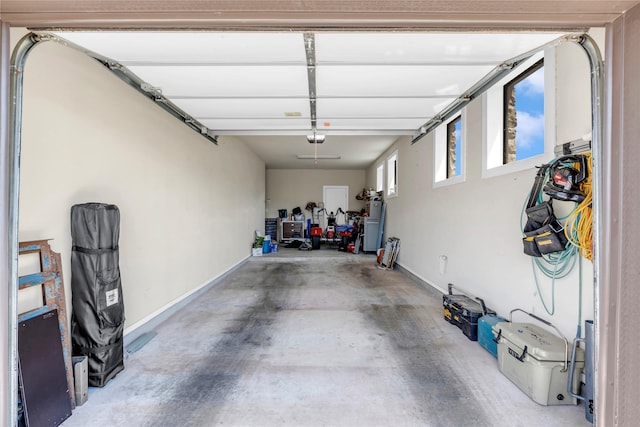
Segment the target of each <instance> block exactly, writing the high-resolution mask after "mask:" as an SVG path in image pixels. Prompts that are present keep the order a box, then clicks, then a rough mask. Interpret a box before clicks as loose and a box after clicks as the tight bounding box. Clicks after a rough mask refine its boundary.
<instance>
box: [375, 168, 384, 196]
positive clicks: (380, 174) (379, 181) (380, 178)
mask: <svg viewBox="0 0 640 427" xmlns="http://www.w3.org/2000/svg"><path fill="white" fill-rule="evenodd" d="M376 191H378V192H380V191H384V163H380V164H379V165H378V167H377V168H376Z"/></svg>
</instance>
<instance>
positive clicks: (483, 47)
mask: <svg viewBox="0 0 640 427" xmlns="http://www.w3.org/2000/svg"><path fill="white" fill-rule="evenodd" d="M56 34H57V35H58V36H59V37H62V38H63V39H65V40H69V41H71V42H73V43H75V44H76V45H79V46H81V47H83V48H85V49H88V50H89V51H92V52H95V53H97V54H99V55H102V56H105V57H108V58H110V59H112V60H114V61H116V62H118V63H120V64H122V65H124V66H125V67H127V68H128V69H129V70H130V71H131V72H133V73H134V74H135V75H137V76H138V77H139V78H140V79H142V80H143V81H144V82H146V83H147V84H148V86H149V87H151V88H152V90H158V91H161V93H162V95H163V96H164V97H166V98H167V99H169V100H170V101H171V102H172V103H174V104H175V105H177V106H178V107H179V108H180V109H182V110H184V111H185V112H186V113H188V114H189V115H190V116H192V117H193V118H194V119H196V120H197V121H198V122H200V123H201V124H202V125H204V126H206V128H207V129H208V130H209V134H211V135H216V136H219V137H221V138H223V137H224V135H234V136H237V137H238V138H241V139H242V140H244V141H245V142H246V143H247V144H248V145H249V146H250V147H251V148H252V149H253V150H254V151H255V152H256V153H257V154H258V155H259V156H260V157H261V158H262V159H263V160H264V161H265V163H266V165H267V168H271V169H273V168H309V167H316V168H329V169H333V168H347V169H353V168H365V167H367V166H369V165H370V164H371V163H372V162H373V161H374V160H375V159H376V158H377V157H378V156H380V155H381V154H382V153H383V152H384V151H385V150H386V149H387V148H388V147H389V146H390V145H391V144H392V143H393V142H394V141H395V140H396V139H397V138H398V137H399V136H402V135H415V134H416V133H417V132H418V129H419V128H420V127H421V126H422V125H423V124H425V123H426V122H427V121H428V120H430V119H431V118H433V117H434V116H435V115H436V114H437V113H439V112H440V111H442V110H443V109H444V108H445V107H447V106H448V105H450V104H451V103H452V102H453V101H454V100H456V99H457V98H459V97H461V96H463V95H464V94H465V92H466V91H467V90H468V89H469V88H470V87H472V86H473V85H474V84H475V83H476V82H478V81H479V80H480V79H481V78H483V77H484V76H486V75H487V74H488V73H489V72H491V71H492V70H494V69H495V67H497V66H498V65H499V64H501V63H503V62H504V61H506V60H509V59H511V58H513V57H515V56H517V55H520V54H522V53H524V52H527V51H530V50H532V49H535V48H538V47H539V46H541V45H544V44H545V43H548V42H551V41H553V40H555V39H557V38H558V37H560V36H562V33H560V32H557V31H556V32H540V31H538V32H512V33H504V32H501V33H487V32H466V33H461V32H457V33H452V32H319V33H313V32H296V31H290V32H206V31H191V32H187V31H180V32H154V31H146V32H145V31H125V32H114V31H89V32H86V31H77V32H57V33H56ZM314 130H316V132H317V134H320V135H326V140H325V142H324V143H323V144H310V143H309V142H307V137H306V136H307V135H310V134H313V132H314ZM298 155H308V156H311V157H312V158H311V159H298V158H297V156H298ZM323 156H339V157H340V159H322V157H323Z"/></svg>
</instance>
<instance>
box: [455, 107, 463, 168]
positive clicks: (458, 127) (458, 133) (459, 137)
mask: <svg viewBox="0 0 640 427" xmlns="http://www.w3.org/2000/svg"><path fill="white" fill-rule="evenodd" d="M455 127H456V176H460V163H461V160H462V157H461V156H462V151H461V147H462V120H460V119H458V120H456V124H455Z"/></svg>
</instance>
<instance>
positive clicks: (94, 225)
mask: <svg viewBox="0 0 640 427" xmlns="http://www.w3.org/2000/svg"><path fill="white" fill-rule="evenodd" d="M119 235H120V211H119V210H118V207H117V206H115V205H108V204H103V203H85V204H80V205H74V206H73V207H72V208H71V237H72V244H73V248H72V252H71V274H72V275H71V291H72V301H73V311H72V315H71V340H72V344H73V345H72V346H73V354H74V355H76V356H80V355H83V356H87V359H88V366H89V372H88V373H89V385H90V386H94V387H102V386H104V385H105V384H106V383H107V382H108V381H109V380H110V379H111V378H113V377H114V376H116V374H118V372H120V371H122V370H123V369H124V361H123V339H122V335H123V334H122V332H123V329H124V304H123V301H122V283H121V279H120V267H119V264H118V258H119V254H118V239H119Z"/></svg>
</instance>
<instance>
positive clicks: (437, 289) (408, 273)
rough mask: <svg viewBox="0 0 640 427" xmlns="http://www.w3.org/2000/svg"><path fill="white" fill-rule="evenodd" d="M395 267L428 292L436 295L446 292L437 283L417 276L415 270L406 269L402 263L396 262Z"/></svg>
mask: <svg viewBox="0 0 640 427" xmlns="http://www.w3.org/2000/svg"><path fill="white" fill-rule="evenodd" d="M395 265H396V267H397V268H398V270H399V271H400V272H401V273H402V274H404V275H405V276H407V277H409V278H410V279H411V280H413V281H414V282H416V283H417V284H418V285H420V286H421V287H423V288H424V289H426V290H427V291H429V292H432V293H433V294H434V295H437V296H442V294H446V293H447V292H448V291H446V290H444V289H442V288H440V287H439V286H438V285H436V284H434V283H432V282H430V281H428V280H425V279H423V278H422V277H420V276H418V275H417V274H416V273H415V272H413V271H411V270H410V269H408V268H407V267H405V266H403V265H402V264H398V263H397V262H396V264H395Z"/></svg>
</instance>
